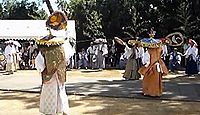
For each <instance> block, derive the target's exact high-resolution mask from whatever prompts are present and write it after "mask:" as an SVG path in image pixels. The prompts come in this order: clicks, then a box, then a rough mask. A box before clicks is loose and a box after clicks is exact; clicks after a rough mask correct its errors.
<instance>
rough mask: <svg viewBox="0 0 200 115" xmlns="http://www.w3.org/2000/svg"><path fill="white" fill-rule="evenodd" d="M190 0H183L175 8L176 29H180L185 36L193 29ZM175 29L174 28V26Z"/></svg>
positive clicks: (188, 35)
mask: <svg viewBox="0 0 200 115" xmlns="http://www.w3.org/2000/svg"><path fill="white" fill-rule="evenodd" d="M191 12H192V11H191V2H189V1H188V0H185V1H183V2H182V3H180V5H179V6H178V8H177V14H176V20H177V21H178V25H179V27H178V28H177V30H180V31H182V33H183V34H184V35H185V36H186V37H191V33H192V31H194V29H195V28H194V27H195V25H194V24H195V21H193V20H192V13H191ZM175 29H176V28H175Z"/></svg>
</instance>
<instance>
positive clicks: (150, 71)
mask: <svg viewBox="0 0 200 115" xmlns="http://www.w3.org/2000/svg"><path fill="white" fill-rule="evenodd" d="M150 37H151V36H150ZM142 44H143V46H144V47H148V53H149V55H150V56H149V58H150V59H146V60H147V62H149V64H148V63H147V64H145V65H144V66H142V67H141V68H140V69H139V73H140V74H141V75H143V76H144V78H143V93H144V95H148V96H161V95H162V89H163V85H162V76H163V75H167V73H168V70H167V67H166V66H165V63H164V62H163V61H162V59H161V53H162V48H161V43H160V42H159V41H158V40H155V39H154V38H153V37H151V38H145V39H142ZM148 60H150V61H148ZM143 62H145V60H143Z"/></svg>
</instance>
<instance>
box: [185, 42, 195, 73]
mask: <svg viewBox="0 0 200 115" xmlns="http://www.w3.org/2000/svg"><path fill="white" fill-rule="evenodd" d="M189 43H190V47H189V48H188V49H187V50H186V52H185V54H184V55H185V58H186V61H187V62H186V71H185V73H186V74H187V75H189V76H190V75H193V74H198V70H197V62H196V61H197V60H196V59H197V55H198V49H197V43H196V42H195V41H194V40H192V39H191V40H190V41H189Z"/></svg>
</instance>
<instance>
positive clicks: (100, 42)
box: [96, 38, 108, 70]
mask: <svg viewBox="0 0 200 115" xmlns="http://www.w3.org/2000/svg"><path fill="white" fill-rule="evenodd" d="M106 42H107V41H106V40H105V39H102V38H99V39H97V40H96V43H97V49H96V55H97V68H98V69H99V70H103V69H104V68H105V57H106V56H107V54H108V47H107V44H106Z"/></svg>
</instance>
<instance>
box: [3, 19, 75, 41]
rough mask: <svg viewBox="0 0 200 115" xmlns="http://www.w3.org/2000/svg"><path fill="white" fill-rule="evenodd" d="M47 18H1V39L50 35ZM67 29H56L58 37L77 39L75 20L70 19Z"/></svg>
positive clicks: (28, 38) (55, 33)
mask: <svg viewBox="0 0 200 115" xmlns="http://www.w3.org/2000/svg"><path fill="white" fill-rule="evenodd" d="M45 23H46V20H0V25H1V26H0V30H1V31H0V40H1V39H3V40H32V39H34V38H41V37H44V36H46V35H48V31H47V28H46V24H45ZM67 24H68V25H67V30H66V31H65V30H59V31H54V30H51V32H52V34H53V35H54V36H57V37H70V38H73V39H75V40H76V31H75V21H74V20H68V23H67Z"/></svg>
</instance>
